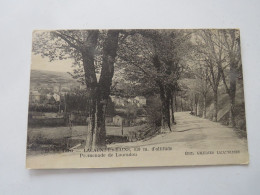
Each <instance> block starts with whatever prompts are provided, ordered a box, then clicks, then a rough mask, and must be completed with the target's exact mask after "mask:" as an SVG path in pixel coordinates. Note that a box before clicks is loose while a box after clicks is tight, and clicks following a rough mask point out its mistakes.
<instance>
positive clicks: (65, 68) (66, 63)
mask: <svg viewBox="0 0 260 195" xmlns="http://www.w3.org/2000/svg"><path fill="white" fill-rule="evenodd" d="M31 60H32V61H31V69H32V70H48V71H56V72H71V71H72V68H71V65H72V62H73V61H72V60H71V59H67V60H56V61H52V62H50V61H49V59H48V58H47V57H45V58H42V57H41V55H34V54H32V59H31Z"/></svg>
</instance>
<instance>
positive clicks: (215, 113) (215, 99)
mask: <svg viewBox="0 0 260 195" xmlns="http://www.w3.org/2000/svg"><path fill="white" fill-rule="evenodd" d="M213 92H214V97H213V98H214V100H213V101H214V111H213V121H214V122H217V121H218V91H217V90H214V91H213Z"/></svg>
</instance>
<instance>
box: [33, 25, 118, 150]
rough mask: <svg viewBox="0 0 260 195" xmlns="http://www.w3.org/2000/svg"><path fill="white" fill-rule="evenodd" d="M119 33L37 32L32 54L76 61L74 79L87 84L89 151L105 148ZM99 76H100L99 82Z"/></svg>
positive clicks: (87, 142)
mask: <svg viewBox="0 0 260 195" xmlns="http://www.w3.org/2000/svg"><path fill="white" fill-rule="evenodd" d="M118 37H119V31H118V30H108V31H98V30H57V31H49V32H43V31H36V32H35V33H34V40H33V52H34V53H35V54H41V55H42V56H43V57H46V56H47V57H49V59H50V60H51V61H52V60H63V59H67V58H72V59H74V64H73V66H74V67H75V70H74V74H73V76H74V78H76V79H79V80H80V81H81V82H82V83H85V84H86V87H87V96H88V100H89V102H90V108H89V110H88V111H89V116H90V117H89V121H88V124H89V125H88V130H87V140H86V148H87V149H93V148H103V147H106V144H105V137H106V129H105V112H106V104H107V100H108V97H109V94H110V86H111V84H112V78H113V74H114V62H115V59H116V52H117V47H118ZM97 73H99V74H100V78H99V81H98V79H97Z"/></svg>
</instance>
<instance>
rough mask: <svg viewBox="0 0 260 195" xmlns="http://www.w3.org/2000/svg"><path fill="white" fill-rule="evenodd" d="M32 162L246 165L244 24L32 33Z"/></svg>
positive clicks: (38, 165) (47, 165)
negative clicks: (242, 36) (214, 27)
mask: <svg viewBox="0 0 260 195" xmlns="http://www.w3.org/2000/svg"><path fill="white" fill-rule="evenodd" d="M29 97H30V99H29V112H28V134H27V155H26V167H27V168H30V169H52V168H110V167H147V166H188V165H229V164H248V162H249V159H248V149H247V133H246V119H245V105H244V90H243V74H242V61H241V49H240V33H239V30H237V29H195V30H184V29H183V30H180V29H175V30H170V29H167V30H158V29H157V30H152V29H149V30H145V29H143V30H53V31H47V30H46V31H43V30H39V31H34V32H33V41H32V64H31V79H30V96H29Z"/></svg>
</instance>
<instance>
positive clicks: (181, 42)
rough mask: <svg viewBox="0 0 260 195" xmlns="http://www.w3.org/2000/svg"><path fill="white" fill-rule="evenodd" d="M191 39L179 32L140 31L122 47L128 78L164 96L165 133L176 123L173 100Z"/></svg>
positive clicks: (121, 56)
mask: <svg viewBox="0 0 260 195" xmlns="http://www.w3.org/2000/svg"><path fill="white" fill-rule="evenodd" d="M188 40H189V36H188V35H187V34H185V33H181V32H179V31H167V30H156V31H155V30H139V31H135V34H133V35H131V36H129V37H128V38H127V39H125V40H124V42H123V43H122V44H120V49H119V59H120V60H121V64H125V67H124V73H126V76H127V77H128V79H129V80H133V81H135V82H134V84H135V85H136V86H138V85H139V86H140V85H146V86H148V89H149V88H150V89H151V88H152V89H153V90H154V92H156V93H159V95H160V99H161V107H162V108H161V129H162V131H168V130H169V131H171V124H173V123H175V120H174V114H173V110H174V109H173V107H174V104H173V97H174V93H175V91H176V89H177V81H178V79H179V78H180V74H181V72H182V68H183V58H184V54H185V52H184V47H185V46H186V45H187V42H188ZM185 49H186V53H187V52H188V50H187V47H185Z"/></svg>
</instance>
